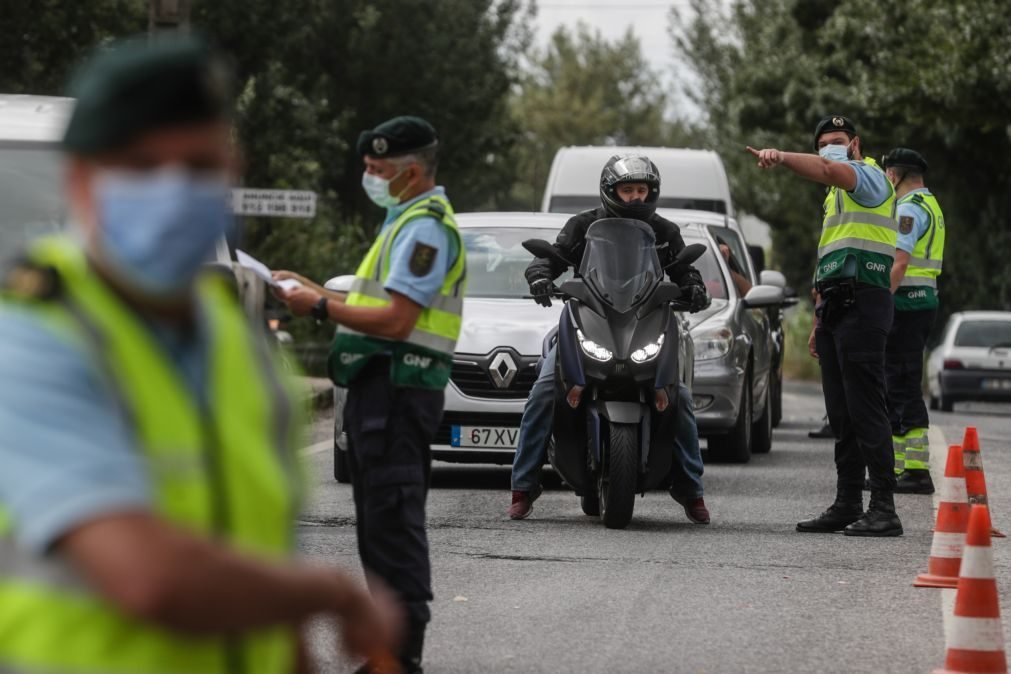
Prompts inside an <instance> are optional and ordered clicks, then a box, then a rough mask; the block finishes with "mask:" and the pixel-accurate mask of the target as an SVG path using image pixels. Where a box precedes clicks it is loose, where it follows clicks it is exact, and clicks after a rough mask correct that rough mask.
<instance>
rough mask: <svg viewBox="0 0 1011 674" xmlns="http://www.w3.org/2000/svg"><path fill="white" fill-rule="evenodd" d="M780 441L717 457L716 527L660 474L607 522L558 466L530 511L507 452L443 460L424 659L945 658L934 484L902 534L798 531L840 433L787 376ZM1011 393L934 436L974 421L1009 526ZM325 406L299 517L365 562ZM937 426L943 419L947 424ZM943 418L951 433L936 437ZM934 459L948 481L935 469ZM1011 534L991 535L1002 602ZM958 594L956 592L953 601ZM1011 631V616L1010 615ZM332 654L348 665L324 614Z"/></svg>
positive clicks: (727, 668)
mask: <svg viewBox="0 0 1011 674" xmlns="http://www.w3.org/2000/svg"><path fill="white" fill-rule="evenodd" d="M784 408H785V415H786V418H785V419H784V423H783V424H782V426H781V428H779V429H777V430H776V432H775V439H774V444H773V450H772V452H771V453H770V454H768V455H765V456H756V457H754V458H753V459H752V461H751V463H749V464H747V465H743V466H737V465H719V464H715V465H714V464H707V466H706V474H705V486H706V502H707V504H708V505H709V508H710V511H711V512H712V515H713V524H712V525H710V526H708V527H700V526H697V525H693V524H691V523H690V522H688V521H687V519H686V518H685V517H684V514H683V513H682V512H681V510H680V508H679V507H678V506H677V505H676V504H675V503H674V502H673V501H672V500H671V499H670V498H669V496H667V494H666V493H663V492H657V493H651V494H647V495H646V497H645V498H641V499H638V500H637V501H636V511H635V517H634V520H633V522H632V524H631V526H629V528H628V529H626V530H623V531H612V530H608V529H605V528H604V527H603V526H602V525H601V524H600V523H599V522H598V521H597V520H596V518H589V517H586V516H584V515H583V514H582V512H581V511H580V509H579V503H578V499H577V498H576V497H575V496H574V495H573V494H571V493H569V492H568V491H566V490H564V489H562V488H561V487H560V485H559V483H558V481H557V479H552V478H553V477H554V476H549V479H548V480H547V484H548V487H549V488H548V490H547V491H545V493H544V496H542V497H541V499H540V500H539V501H538V502H537V504H536V506H535V509H534V513H533V515H532V517H531V518H530V519H528V520H526V521H521V522H513V521H510V520H509V519H508V518H507V517H506V515H505V510H506V507H507V506H508V501H509V491H508V489H509V469H508V468H504V467H490V466H463V467H461V466H454V465H450V464H437V466H436V468H435V469H434V471H433V482H434V484H433V489H432V492H431V495H430V497H429V518H428V520H429V539H430V543H431V547H432V563H433V575H434V578H433V582H434V590H435V601H434V602H433V605H432V611H433V616H434V617H433V622H432V624H431V626H430V628H429V632H428V641H427V645H426V653H425V662H426V667H425V669H426V671H427V672H431V673H433V674H438V673H440V672H461V673H462V672H468V673H469V672H632V671H634V672H690V673H698V672H706V673H716V672H734V673H739V672H916V671H930V670H932V669H933V668H935V667H938V666H940V665H942V664H943V662H944V629H943V625H944V620H943V606H944V605H945V603H947V604H948V605H949V606H950V603H951V599H952V598H951V596H950V595H951V592H952V591H943V592H944V593H947V595H948V596H947V597H946V598H944V600H942V591H939V590H927V589H914V588H913V587H912V586H911V582H912V580H913V578H914V577H915V575H916V574H917V573H919V572H921V571H924V570H926V564H927V558H928V554H929V550H930V543H931V537H932V534H931V531H932V528H933V520H934V514H933V513H934V511H933V507H934V506H933V499H931V497H926V496H911V495H904V496H898V497H897V505H898V509H899V514H900V516H901V518H902V521H903V525H904V527H905V531H906V534H905V536H903V537H901V538H898V539H884V540H881V539H859V538H849V537H844V536H842V535H834V534H830V535H814V534H799V533H796V532H795V531H794V525H795V523H796V522H797V520H799V519H803V518H805V517H807V516H809V515H813V514H816V513H818V512H820V511H821V510H822V509H823V508H824V507H825V506H827V505H828V504H829V503H830V502H831V501H832V498H833V496H834V484H835V482H834V470H833V464H832V443H831V441H826V440H809V439H808V438H807V431H808V430H810V429H811V428H814V427H817V426H819V425H820V418H821V415H822V413H823V407H822V403H821V398H820V391H819V389H818V388H817V387H816V386H811V385H807V384H791V385H788V388H787V392H786V398H785V401H784ZM1009 420H1011V406H1002V405H983V404H969V405H964V404H963V405H957V406H956V408H955V412H954V413H950V414H944V413H936V414H934V416H933V423H934V427H935V430H934V433H933V438H932V441H933V443H934V445H935V446H934V447H932V449H933V451H934V454H933V457H934V461H933V464H934V468H935V473H937V472H938V471H940V472H943V469H944V451H942V450H941V449H940V448H939V447H937V445H940V444H942V443H945V442H951V443H957V442H960V439H961V437H962V432H963V430H964V427H965V426H966V425H970V424H971V425H975V426H977V427H978V428H979V432H980V437H981V443H982V445H983V457H984V465H985V467H986V469H987V480H988V484H989V490H990V502H991V507H992V512H993V518H994V524H995V525H996V526H997V527H998V528H1004V529H1005V530H1011V462H1008V461H1007V458H1008V456H1011V424H1009ZM330 423H332V421H331V420H330V419H329V418H327V417H326V416H322V417H321V418H319V419H317V421H316V423H315V425H314V428H313V437H312V441H313V442H314V443H315V444H313V445H312V446H310V447H308V448H307V449H306V450H305V454H306V456H307V458H308V460H309V463H310V465H311V467H312V476H313V480H314V482H315V491H314V493H313V495H312V498H311V500H310V503H309V507H308V508H307V512H306V513H305V514H304V516H303V518H302V525H301V526H300V540H301V548H302V550H303V552H304V554H306V555H307V556H309V557H313V558H317V559H321V560H326V561H328V562H332V563H336V564H339V565H341V566H344V567H347V568H351V569H359V568H360V567H359V564H358V559H357V555H356V551H355V536H354V514H353V513H354V511H353V508H352V504H351V490H350V488H349V487H348V486H346V485H338V484H337V483H336V482H334V481H333V478H332V463H331V462H332V458H331V455H330V450H329V446H328V445H327V442H328V441H329V439H330V436H331V434H332V431H331V427H330V426H329V424H330ZM938 431H939V432H940V433H938ZM942 436H943V437H942ZM939 477H940V476H939V474H938V475H937V476H936V477H935V481H936V480H937V479H939ZM1009 541H1011V539H1004V540H999V539H998V540H996V541H995V547H994V551H995V559H996V563H997V577H998V585H999V587H1000V589H1001V603H1002V605H1003V606H1004V607H1005V608H1007V607H1009V606H1011V603H1009V599H1011V597H1009V591H1011V583H1008V582H1007V579H1008V570H1009V567H1011V542H1009ZM949 610H950V608H949ZM1005 633H1007V630H1005ZM313 648H314V650H315V651H316V653H317V656H318V657H319V659H320V661H321V662H322V663H323V666H322V668H321V671H324V672H345V671H351V670H352V666H351V664H350V663H347V662H345V661H343V659H342V658H341V657H340V655H339V654H338V652H337V648H336V645H335V643H334V639H333V638H332V636H331V631H330V630H329V629H328V628H327V626H325V625H316V627H315V630H314V640H313Z"/></svg>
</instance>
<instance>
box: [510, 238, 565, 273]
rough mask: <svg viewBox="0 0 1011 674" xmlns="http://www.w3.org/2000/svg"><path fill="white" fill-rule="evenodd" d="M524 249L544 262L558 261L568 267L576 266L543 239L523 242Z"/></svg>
mask: <svg viewBox="0 0 1011 674" xmlns="http://www.w3.org/2000/svg"><path fill="white" fill-rule="evenodd" d="M523 247H524V248H526V249H527V251H529V252H530V254H531V255H533V256H534V257H538V258H541V259H544V260H557V261H559V262H562V263H563V264H565V266H567V267H575V266H576V265H575V263H573V262H571V261H570V260H567V259H565V257H564V256H563V255H562V254H561V253H559V252H558V249H557V248H555V247H554V246H552V245H551V244H550V243H548V242H547V241H544V240H543V239H527V240H526V241H524V242H523Z"/></svg>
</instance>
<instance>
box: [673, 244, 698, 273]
mask: <svg viewBox="0 0 1011 674" xmlns="http://www.w3.org/2000/svg"><path fill="white" fill-rule="evenodd" d="M705 252H706V247H705V245H704V244H701V243H693V244H691V245H688V246H685V247H684V249H683V250H682V251H681V252H680V253H678V254H677V257H675V258H674V261H673V262H671V263H670V264H668V265H667V266H666V267H664V271H667V270H668V269H670V268H671V267H675V266H677V265H679V264H691V263H692V262H695V260H697V259H699V258H700V257H702V255H703V254H704V253H705Z"/></svg>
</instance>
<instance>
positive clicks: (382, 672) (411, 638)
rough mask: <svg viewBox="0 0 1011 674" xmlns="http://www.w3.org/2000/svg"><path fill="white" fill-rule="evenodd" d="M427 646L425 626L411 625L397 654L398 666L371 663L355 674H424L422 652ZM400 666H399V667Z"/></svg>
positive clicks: (357, 670)
mask: <svg viewBox="0 0 1011 674" xmlns="http://www.w3.org/2000/svg"><path fill="white" fill-rule="evenodd" d="M424 646H425V624H424V623H420V624H419V623H410V624H409V625H408V626H407V634H406V635H405V636H404V641H403V643H402V644H401V646H400V652H399V653H398V654H397V660H396V665H394V666H393V667H392V669H391V668H390V665H389V663H381V662H374V661H369V662H366V663H365V664H364V665H362V666H361V667H359V668H358V669H356V670H355V674H424V671H425V670H424V669H422V668H421V652H422V650H423V649H424ZM397 665H399V666H397Z"/></svg>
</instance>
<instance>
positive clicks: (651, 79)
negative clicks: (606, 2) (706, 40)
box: [512, 24, 691, 210]
mask: <svg viewBox="0 0 1011 674" xmlns="http://www.w3.org/2000/svg"><path fill="white" fill-rule="evenodd" d="M668 103H669V101H668V100H667V96H666V94H665V93H664V91H663V87H662V84H661V81H660V77H659V76H658V75H657V73H655V72H654V71H653V70H651V69H650V67H649V65H648V63H647V62H646V60H645V58H644V57H643V55H642V50H641V48H640V45H639V41H638V40H637V39H636V37H635V36H634V34H633V33H632V31H631V29H630V30H629V31H628V32H627V33H626V34H625V35H624V37H623V38H621V39H619V40H617V41H614V42H609V41H607V40H605V39H604V38H603V37H602V36H601V34H600V32H599V31H597V32H591V31H590V30H589V28H588V27H587V26H586V25H585V24H580V25H579V26H578V27H577V29H576V30H575V32H570V31H568V30H566V29H565V28H559V29H558V30H556V31H555V33H554V34H553V35H552V36H551V41H550V44H549V45H548V46H547V48H546V49H545V50H543V51H540V52H537V53H535V54H533V56H532V58H531V60H530V63H529V64H528V67H527V68H526V69H525V71H524V74H523V75H522V77H521V79H520V82H519V86H518V87H517V88H516V89H515V91H514V95H513V100H512V109H513V115H514V117H515V119H516V123H517V125H518V126H519V128H520V129H521V131H522V134H521V135H520V136H519V138H518V143H519V144H518V166H519V169H520V170H519V177H518V180H517V183H516V189H515V191H514V194H513V197H514V202H513V205H514V206H515V207H517V208H523V209H530V210H539V209H540V202H541V197H542V195H543V191H544V184H545V181H546V180H547V176H548V170H549V168H550V167H551V160H552V158H553V157H554V154H555V152H556V151H557V150H558V148H560V147H562V146H564V145H683V144H686V143H687V142H689V140H690V139H691V132H690V130H689V129H687V128H686V127H685V125H683V124H682V123H680V122H677V121H670V120H668V119H667V118H665V112H666V111H667V108H668Z"/></svg>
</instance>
